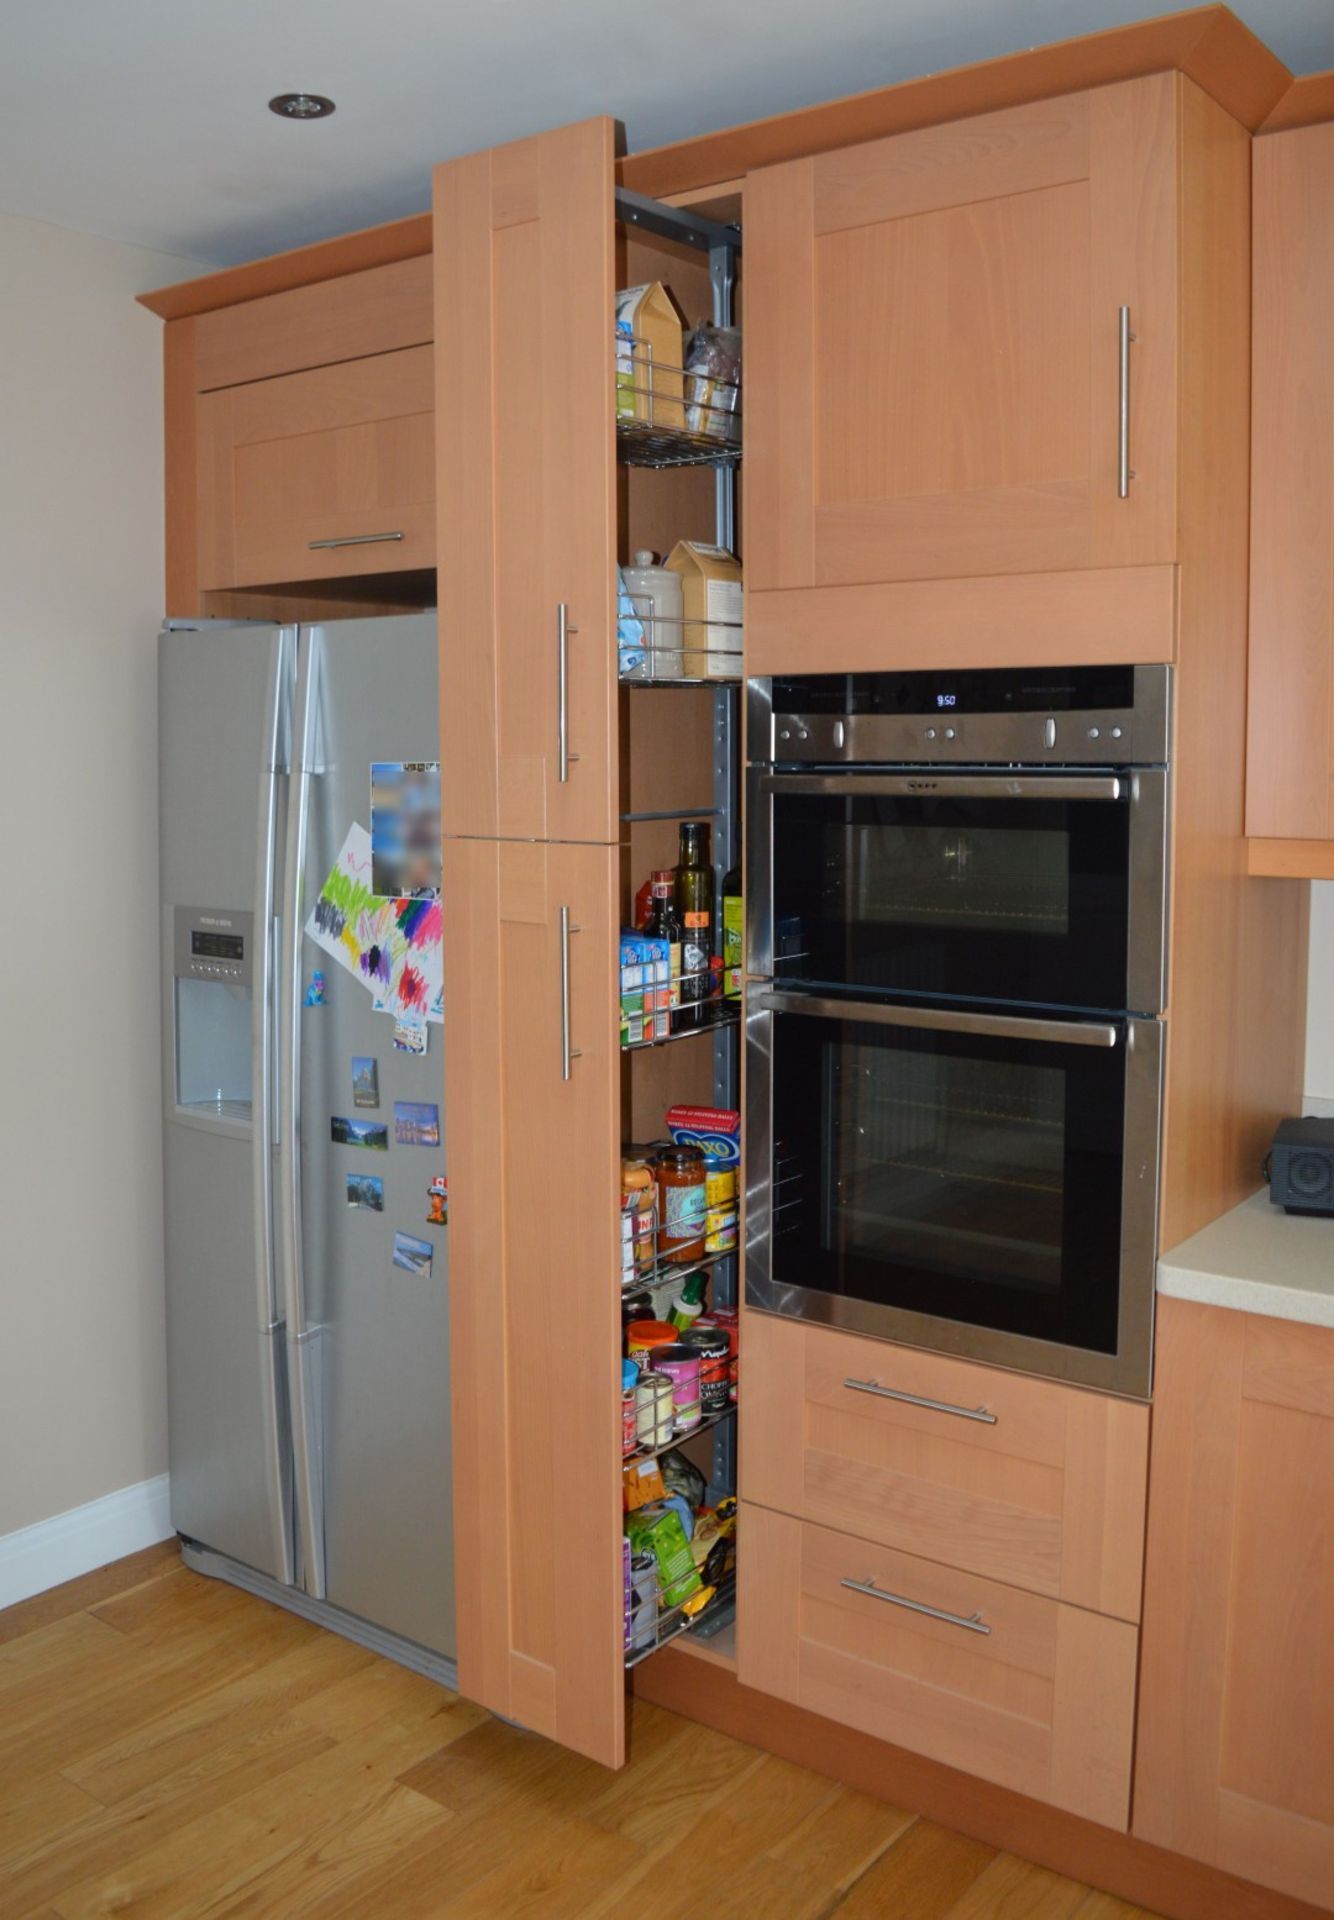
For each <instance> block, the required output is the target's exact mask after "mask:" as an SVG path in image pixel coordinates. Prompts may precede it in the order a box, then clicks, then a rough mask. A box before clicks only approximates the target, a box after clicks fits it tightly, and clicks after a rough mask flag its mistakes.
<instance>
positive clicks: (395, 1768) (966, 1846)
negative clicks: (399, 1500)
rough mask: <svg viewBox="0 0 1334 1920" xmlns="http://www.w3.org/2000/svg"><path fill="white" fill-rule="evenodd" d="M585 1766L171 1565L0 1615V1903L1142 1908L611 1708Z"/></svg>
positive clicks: (87, 1917) (167, 1553) (684, 1731)
mask: <svg viewBox="0 0 1334 1920" xmlns="http://www.w3.org/2000/svg"><path fill="white" fill-rule="evenodd" d="M632 1749H633V1759H632V1762H631V1764H630V1765H629V1766H628V1767H627V1768H626V1769H625V1771H624V1772H623V1773H621V1774H609V1773H607V1772H605V1771H604V1770H603V1769H602V1768H600V1767H596V1766H594V1765H592V1764H591V1762H587V1761H583V1760H579V1759H575V1758H574V1757H572V1756H571V1755H570V1754H567V1753H564V1752H562V1751H561V1750H560V1749H559V1748H557V1747H553V1746H551V1745H549V1744H548V1743H547V1742H546V1741H544V1740H541V1739H539V1738H537V1736H536V1735H532V1734H524V1733H518V1732H515V1731H514V1730H513V1729H511V1728H509V1727H506V1726H503V1725H502V1724H501V1723H500V1722H498V1721H496V1720H493V1719H491V1718H490V1717H489V1716H488V1715H487V1714H485V1713H483V1712H482V1711H481V1710H480V1709H479V1708H476V1707H473V1706H471V1705H469V1704H468V1703H467V1702H466V1701H463V1700H460V1699H458V1698H457V1696H455V1695H453V1694H448V1693H444V1692H442V1691H441V1690H440V1689H439V1688H438V1687H435V1686H433V1685H431V1683H430V1682H429V1681H426V1680H422V1679H420V1678H418V1677H417V1676H416V1675H414V1674H410V1673H405V1672H404V1671H403V1670H402V1669H401V1668H398V1667H395V1666H393V1665H391V1664H390V1663H389V1662H387V1661H384V1660H381V1659H378V1658H376V1657H375V1656H374V1655H372V1654H368V1653H364V1652H362V1651H361V1650H360V1649H359V1648H357V1647H353V1646H351V1645H349V1644H348V1643H347V1642H346V1641H343V1640H339V1639H337V1638H335V1637H334V1636H333V1635H331V1634H327V1633H324V1632H322V1631H321V1630H320V1629H319V1628H317V1627H312V1626H310V1625H308V1624H307V1623H306V1622H304V1621H302V1620H298V1619H296V1618H295V1617H294V1616H293V1615H290V1614H287V1613H284V1612H282V1611H281V1610H280V1609H278V1608H275V1607H270V1606H267V1605H266V1604H265V1603H264V1602H262V1601H259V1600H255V1599H252V1598H251V1597H250V1596H249V1595H247V1594H243V1593H239V1592H237V1591H235V1590H234V1589H232V1588H230V1587H225V1586H220V1585H218V1584H217V1583H215V1582H213V1581H210V1580H205V1579H203V1578H201V1577H200V1576H198V1575H196V1574H193V1573H190V1572H188V1571H187V1570H186V1569H185V1568H184V1567H183V1566H182V1565H181V1563H180V1561H179V1559H178V1557H177V1555H176V1552H175V1549H174V1547H172V1546H163V1547H154V1548H150V1549H149V1550H148V1552H146V1553H142V1554H137V1555H135V1556H134V1557H133V1558H132V1559H130V1560H123V1561H120V1562H118V1563H117V1564H116V1565H115V1566H112V1567H107V1568H104V1569H103V1570H102V1571H101V1572H100V1573H95V1574H90V1575H88V1577H87V1578H86V1579H84V1580H78V1581H73V1582H71V1584H70V1585H69V1586H67V1587H61V1588H57V1589H56V1590H55V1591H54V1592H52V1593H49V1594H43V1595H41V1596H39V1597H38V1598H37V1599H35V1600H29V1601H26V1602H24V1603H23V1604H22V1605H21V1606H18V1607H12V1608H10V1609H9V1611H8V1612H6V1613H0V1916H3V1920H55V1916H57V1915H59V1916H61V1917H62V1920H93V1916H95V1915H109V1914H115V1915H117V1916H133V1920H150V1916H151V1920H187V1916H190V1920H193V1917H194V1916H209V1920H213V1917H214V1916H222V1915H227V1916H245V1920H332V1916H334V1915H344V1916H366V1920H426V1917H427V1916H436V1915H440V1916H448V1917H449V1920H511V1917H513V1920H601V1917H602V1916H606V1917H607V1920H612V1916H614V1917H615V1920H688V1917H689V1920H693V1917H694V1916H699V1920H729V1916H734V1915H736V1916H742V1915H744V1916H746V1917H747V1920H817V1916H824V1915H830V1914H835V1915H837V1916H838V1920H1067V1917H1069V1920H1074V1917H1075V1916H1077V1917H1078V1920H1144V1916H1143V1911H1142V1909H1140V1908H1136V1907H1129V1906H1126V1905H1125V1903H1124V1902H1122V1901H1119V1900H1114V1899H1112V1898H1111V1897H1110V1896H1108V1895H1105V1894H1098V1893H1091V1892H1090V1891H1089V1890H1088V1889H1087V1888H1086V1887H1081V1886H1077V1885H1076V1884H1075V1883H1074V1882H1073V1881H1071V1880H1062V1879H1061V1878H1059V1877H1058V1876H1057V1875H1055V1874H1051V1873H1047V1872H1044V1871H1043V1870H1042V1869H1040V1868H1038V1867H1032V1866H1028V1865H1026V1864H1025V1863H1024V1862H1023V1861H1020V1860H1016V1859H1013V1858H1012V1857H1010V1856H1009V1855H1007V1854H998V1853H995V1852H994V1851H993V1850H992V1849H991V1848H989V1847H984V1846H980V1845H978V1844H977V1843H976V1842H975V1841H972V1840H965V1839H963V1838H961V1837H960V1836H959V1835H957V1834H952V1833H948V1832H946V1831H945V1830H944V1829H943V1828H940V1827H934V1826H931V1825H929V1824H928V1823H927V1822H926V1821H923V1820H915V1819H914V1818H913V1817H912V1816H911V1815H910V1814H907V1813H902V1812H899V1811H897V1810H896V1809H895V1808H893V1807H888V1806H884V1805H882V1804H881V1803H880V1802H879V1801H875V1800H869V1799H865V1798H863V1797H862V1796H861V1795H860V1794H856V1793H852V1792H849V1791H848V1790H847V1789H845V1788H843V1787H839V1786H835V1785H834V1784H832V1783H831V1782H830V1781H828V1780H824V1779H821V1778H820V1777H819V1776H818V1775H816V1774H813V1773H806V1772H805V1771H804V1770H803V1769H802V1768H800V1767H794V1766H790V1765H788V1764H787V1763H786V1762H785V1761H781V1760H776V1759H773V1758H772V1757H770V1756H768V1755H766V1754H763V1753H759V1752H757V1751H756V1750H755V1749H754V1748H752V1747H746V1746H743V1745H741V1744H740V1743H739V1742H737V1741H735V1740H730V1739H727V1738H726V1737H724V1736H723V1735H721V1734H717V1733H713V1732H710V1731H708V1730H707V1729H706V1728H703V1727H699V1726H696V1725H694V1724H693V1723H692V1722H690V1721H687V1720H682V1719H679V1718H678V1717H677V1716H676V1715H674V1714H670V1713H666V1712H664V1711H663V1710H662V1709H661V1708H657V1707H651V1706H644V1705H642V1704H636V1705H635V1708H634V1718H633V1723H632Z"/></svg>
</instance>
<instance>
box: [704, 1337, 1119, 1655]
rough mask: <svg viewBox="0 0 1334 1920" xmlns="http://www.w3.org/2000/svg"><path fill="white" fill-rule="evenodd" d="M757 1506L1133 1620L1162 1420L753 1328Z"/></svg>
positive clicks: (942, 1360)
mask: <svg viewBox="0 0 1334 1920" xmlns="http://www.w3.org/2000/svg"><path fill="white" fill-rule="evenodd" d="M744 1346H745V1354H746V1369H747V1373H748V1375H749V1377H750V1378H751V1379H755V1378H759V1379H761V1380H762V1381H763V1382H764V1390H763V1392H762V1393H759V1394H756V1395H755V1396H754V1397H748V1398H747V1399H746V1400H745V1401H743V1403H742V1410H741V1444H742V1449H743V1451H744V1454H745V1459H746V1477H745V1489H746V1496H747V1498H748V1499H750V1500H755V1501H758V1502H760V1503H761V1505H763V1506H766V1507H772V1508H774V1509H776V1510H778V1511H780V1512H784V1513H791V1514H795V1515H797V1516H798V1517H799V1518H801V1519H804V1520H812V1521H820V1522H822V1523H823V1524H824V1525H827V1526H831V1527H837V1528H840V1529H841V1530H842V1531H843V1532H845V1533H849V1534H855V1535H858V1536H860V1537H862V1538H864V1539H866V1540H869V1541H877V1542H879V1543H881V1544H882V1545H884V1546H887V1547H894V1548H897V1549H899V1550H900V1551H902V1552H904V1553H910V1554H916V1555H921V1556H924V1557H925V1558H926V1559H929V1560H940V1561H946V1562H948V1563H949V1564H950V1565H951V1566H954V1567H958V1568H962V1569H964V1570H966V1571H969V1572H973V1573H977V1574H983V1575H986V1576H988V1577H989V1578H991V1579H993V1580H1003V1581H1006V1582H1008V1583H1009V1584H1010V1585H1012V1586H1016V1587H1024V1588H1026V1589H1028V1590H1029V1591H1030V1592H1032V1593H1039V1594H1045V1595H1048V1596H1049V1597H1050V1598H1052V1599H1060V1600H1065V1601H1070V1602H1073V1603H1074V1604H1075V1605H1077V1606H1080V1607H1087V1608H1091V1609H1093V1610H1094V1611H1096V1612H1098V1613H1107V1614H1115V1615H1118V1616H1119V1617H1120V1618H1121V1619H1123V1620H1130V1621H1134V1620H1137V1619H1138V1618H1139V1611H1140V1568H1141V1563H1142V1560H1143V1554H1144V1501H1145V1479H1146V1473H1147V1456H1148V1435H1149V1409H1148V1408H1147V1407H1146V1406H1142V1405H1140V1404H1138V1403H1137V1402H1134V1401H1131V1400H1118V1399H1114V1398H1113V1397H1112V1396H1111V1395H1109V1394H1102V1393H1090V1392H1086V1391H1085V1390H1084V1389H1082V1388H1079V1387H1069V1386H1066V1385H1065V1384H1064V1383H1063V1382H1061V1381H1057V1380H1038V1379H1033V1378H1031V1377H1028V1376H1026V1375H1024V1374H1018V1373H1006V1372H1003V1371H1001V1370H1000V1369H998V1368H995V1367H982V1366H978V1365H976V1364H975V1363H974V1362H972V1361H970V1360H956V1359H953V1358H952V1357H950V1356H948V1355H945V1354H938V1353H923V1352H920V1351H918V1350H917V1349H915V1348H912V1347H904V1346H898V1345H895V1344H894V1343H893V1342H891V1341H885V1340H868V1339H865V1338H863V1337H862V1336H860V1335H858V1334H850V1333H840V1332H837V1331H835V1330H834V1329H833V1328H829V1327H817V1326H809V1325H805V1324H803V1323H802V1322H801V1321H798V1320H783V1319H778V1318H776V1317H774V1316H771V1315H768V1314H760V1313H753V1312H750V1313H747V1314H746V1316H745V1328H744Z"/></svg>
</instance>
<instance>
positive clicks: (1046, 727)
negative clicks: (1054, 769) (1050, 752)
mask: <svg viewBox="0 0 1334 1920" xmlns="http://www.w3.org/2000/svg"><path fill="white" fill-rule="evenodd" d="M1042 744H1043V746H1044V747H1054V746H1055V745H1056V722H1055V721H1054V720H1044V721H1043V723H1042Z"/></svg>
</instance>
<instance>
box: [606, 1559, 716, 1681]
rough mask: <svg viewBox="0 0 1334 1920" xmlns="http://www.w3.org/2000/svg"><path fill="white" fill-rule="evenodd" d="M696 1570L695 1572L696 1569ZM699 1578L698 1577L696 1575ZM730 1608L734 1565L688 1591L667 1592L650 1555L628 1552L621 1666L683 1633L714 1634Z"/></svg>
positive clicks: (637, 1660)
mask: <svg viewBox="0 0 1334 1920" xmlns="http://www.w3.org/2000/svg"><path fill="white" fill-rule="evenodd" d="M697 1572H698V1570H697ZM699 1577H700V1579H701V1582H703V1576H702V1575H700V1576H699ZM735 1608H736V1567H735V1565H733V1566H732V1567H731V1568H730V1569H729V1570H728V1571H727V1572H726V1573H725V1574H723V1575H722V1576H721V1578H720V1579H719V1580H718V1581H717V1582H716V1584H713V1583H709V1584H701V1585H700V1587H699V1588H698V1589H697V1590H696V1591H695V1592H693V1593H690V1594H684V1595H682V1594H678V1593H675V1592H673V1591H672V1587H671V1584H670V1581H668V1582H664V1581H663V1579H662V1576H661V1575H660V1574H659V1572H658V1567H657V1563H656V1561H655V1560H654V1559H653V1555H652V1554H648V1553H645V1554H633V1553H632V1555H631V1558H630V1562H629V1567H628V1569H627V1576H626V1599H625V1664H626V1666H627V1667H637V1666H638V1665H639V1663H640V1661H641V1660H647V1659H648V1657H649V1655H650V1654H651V1653H656V1652H657V1651H658V1649H659V1647H665V1646H666V1645H667V1644H668V1642H669V1641H672V1640H675V1639H677V1638H678V1637H679V1636H680V1635H681V1634H683V1633H690V1632H692V1631H693V1632H695V1633H697V1634H699V1635H700V1636H701V1637H703V1638H707V1637H708V1636H709V1635H710V1634H711V1633H716V1632H717V1630H718V1628H719V1627H720V1626H723V1625H724V1624H725V1623H726V1621H727V1620H728V1619H729V1618H730V1617H731V1615H732V1614H733V1612H734V1611H735Z"/></svg>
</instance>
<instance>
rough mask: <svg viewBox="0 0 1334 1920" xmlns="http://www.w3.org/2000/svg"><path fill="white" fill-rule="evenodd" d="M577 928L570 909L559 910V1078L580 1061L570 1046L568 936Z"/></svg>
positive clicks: (578, 1054) (579, 1055) (576, 930)
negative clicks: (575, 1062)
mask: <svg viewBox="0 0 1334 1920" xmlns="http://www.w3.org/2000/svg"><path fill="white" fill-rule="evenodd" d="M578 932H579V928H578V927H577V926H576V925H575V924H574V922H573V921H572V920H571V919H570V909H569V908H568V907H562V908H561V910H560V1077H561V1079H562V1080H568V1079H569V1078H570V1069H571V1063H572V1062H573V1061H575V1060H578V1059H581V1058H582V1054H581V1052H580V1049H579V1048H578V1047H572V1046H571V1045H570V935H571V934H572V933H578Z"/></svg>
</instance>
